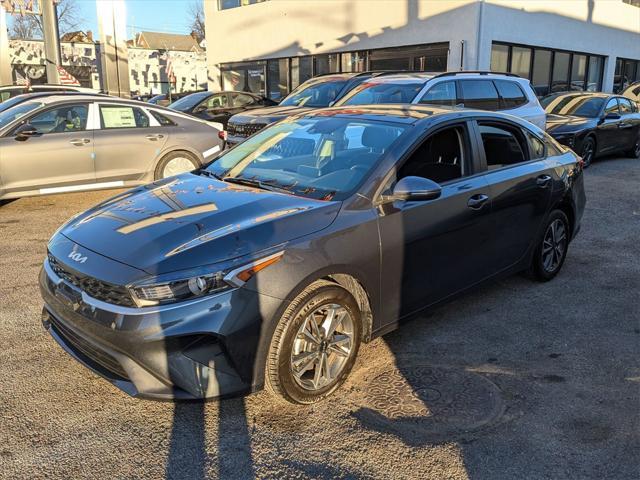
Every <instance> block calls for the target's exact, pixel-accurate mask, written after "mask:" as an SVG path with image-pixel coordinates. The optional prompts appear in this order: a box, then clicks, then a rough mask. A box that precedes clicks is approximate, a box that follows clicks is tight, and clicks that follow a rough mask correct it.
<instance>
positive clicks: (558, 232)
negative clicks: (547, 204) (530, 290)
mask: <svg viewBox="0 0 640 480" xmlns="http://www.w3.org/2000/svg"><path fill="white" fill-rule="evenodd" d="M569 235H570V227H569V220H568V219H567V216H566V215H565V214H564V212H562V211H561V210H554V211H552V212H551V215H549V218H548V220H547V223H546V224H545V227H544V233H543V235H542V239H541V240H540V242H539V244H538V246H537V247H536V250H535V252H534V254H533V258H532V259H531V266H530V267H529V271H528V273H529V276H530V277H532V278H534V279H536V280H539V281H541V282H547V281H549V280H551V279H552V278H553V277H555V276H556V275H557V274H558V272H560V269H561V268H562V265H563V264H564V260H565V258H566V257H567V249H568V247H569Z"/></svg>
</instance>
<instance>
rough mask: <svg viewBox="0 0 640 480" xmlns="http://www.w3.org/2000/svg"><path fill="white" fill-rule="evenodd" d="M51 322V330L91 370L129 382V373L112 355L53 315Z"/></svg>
mask: <svg viewBox="0 0 640 480" xmlns="http://www.w3.org/2000/svg"><path fill="white" fill-rule="evenodd" d="M49 321H50V322H51V328H52V329H53V330H54V331H55V332H56V333H57V334H58V336H59V337H61V338H62V339H63V340H64V341H65V343H66V345H67V346H68V347H69V348H70V349H71V350H73V352H74V353H75V354H76V355H78V357H80V358H81V359H82V361H83V362H85V363H87V364H88V365H89V366H90V367H91V368H93V369H94V370H96V371H97V372H99V373H102V374H103V375H106V376H107V377H111V378H114V377H115V378H116V379H119V380H128V377H127V372H125V371H124V369H123V368H122V366H121V365H120V363H118V361H117V360H116V359H115V358H113V357H112V356H111V355H109V354H108V353H105V352H103V351H102V350H100V349H98V348H96V347H94V346H93V345H91V344H90V343H89V342H87V341H86V340H85V339H84V338H82V337H81V336H80V335H77V334H76V333H75V332H74V331H73V330H71V329H70V328H69V327H67V326H65V325H64V324H63V323H62V322H60V321H59V320H58V319H57V318H55V317H54V316H53V315H49Z"/></svg>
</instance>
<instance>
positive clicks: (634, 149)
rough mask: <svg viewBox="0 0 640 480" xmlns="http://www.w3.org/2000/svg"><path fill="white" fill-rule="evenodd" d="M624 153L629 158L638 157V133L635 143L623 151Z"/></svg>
mask: <svg viewBox="0 0 640 480" xmlns="http://www.w3.org/2000/svg"><path fill="white" fill-rule="evenodd" d="M625 155H626V156H627V157H629V158H640V133H639V134H638V137H637V138H636V143H635V144H634V145H633V147H631V148H630V149H629V150H627V151H626V152H625Z"/></svg>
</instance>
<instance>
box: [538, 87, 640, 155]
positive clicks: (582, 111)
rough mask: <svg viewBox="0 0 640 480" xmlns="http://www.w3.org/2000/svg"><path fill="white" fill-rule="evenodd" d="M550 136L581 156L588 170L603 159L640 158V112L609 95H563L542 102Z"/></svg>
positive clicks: (585, 93) (583, 93)
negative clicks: (621, 154)
mask: <svg viewBox="0 0 640 480" xmlns="http://www.w3.org/2000/svg"><path fill="white" fill-rule="evenodd" d="M540 103H541V104H542V106H543V107H544V109H545V112H547V132H548V133H549V134H550V135H551V136H552V137H554V138H555V139H556V140H557V141H558V142H560V143H562V144H563V145H566V146H568V147H570V148H571V149H573V150H574V151H575V152H576V153H578V154H579V155H580V156H581V157H582V159H583V161H584V164H585V166H589V165H590V164H591V162H592V161H593V159H594V158H596V157H597V156H599V155H604V154H610V153H616V152H624V153H625V154H626V155H627V156H629V157H632V158H638V157H640V112H638V104H637V103H635V102H633V101H631V100H629V99H628V98H625V97H622V96H618V95H609V94H606V93H587V92H580V93H562V94H557V95H549V96H547V97H545V98H543V99H542V101H541V102H540Z"/></svg>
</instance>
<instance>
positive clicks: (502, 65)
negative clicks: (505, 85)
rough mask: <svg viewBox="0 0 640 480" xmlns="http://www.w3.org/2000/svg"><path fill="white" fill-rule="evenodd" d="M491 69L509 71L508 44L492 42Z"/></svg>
mask: <svg viewBox="0 0 640 480" xmlns="http://www.w3.org/2000/svg"><path fill="white" fill-rule="evenodd" d="M491 70H492V71H494V72H507V71H509V46H508V45H499V44H496V43H494V44H493V45H492V46H491Z"/></svg>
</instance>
